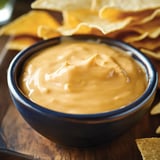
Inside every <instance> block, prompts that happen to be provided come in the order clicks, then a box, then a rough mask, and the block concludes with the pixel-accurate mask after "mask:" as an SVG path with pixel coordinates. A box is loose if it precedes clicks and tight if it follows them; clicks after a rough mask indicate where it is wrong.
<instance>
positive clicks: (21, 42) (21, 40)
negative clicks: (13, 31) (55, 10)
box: [7, 36, 40, 51]
mask: <svg viewBox="0 0 160 160" xmlns="http://www.w3.org/2000/svg"><path fill="white" fill-rule="evenodd" d="M39 40H40V39H37V38H34V37H32V36H20V37H15V38H12V40H11V41H9V42H8V44H7V49H9V50H17V51H20V50H23V49H25V48H27V47H29V46H31V45H33V44H35V43H37V42H38V41H39Z"/></svg>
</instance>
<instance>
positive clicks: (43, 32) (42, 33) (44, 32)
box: [37, 26, 60, 39]
mask: <svg viewBox="0 0 160 160" xmlns="http://www.w3.org/2000/svg"><path fill="white" fill-rule="evenodd" d="M37 36H38V37H40V38H42V39H49V38H54V37H59V36H60V33H59V32H58V31H56V30H55V29H53V28H51V27H48V26H39V27H38V30H37Z"/></svg>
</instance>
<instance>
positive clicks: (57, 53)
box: [20, 41, 147, 114]
mask: <svg viewBox="0 0 160 160" xmlns="http://www.w3.org/2000/svg"><path fill="white" fill-rule="evenodd" d="M146 85H147V80H146V76H145V72H144V70H143V69H142V67H141V66H140V65H139V64H138V63H137V62H136V61H135V60H134V59H133V58H132V57H131V56H129V55H127V54H125V53H124V51H121V50H119V49H117V48H113V47H111V46H107V45H106V44H101V43H96V42H89V41H87V42H82V41H69V42H62V43H61V44H58V45H56V46H51V47H49V48H47V49H44V50H41V51H39V52H38V53H36V54H34V55H33V56H31V57H30V58H29V59H28V60H27V61H26V63H25V64H24V67H23V70H22V73H21V76H20V88H21V89H22V91H23V92H24V94H25V95H26V96H27V97H28V98H29V99H31V100H32V101H34V102H35V103H37V104H39V105H41V106H43V107H46V108H49V109H51V110H56V111H60V112H65V113H73V114H90V113H100V112H107V111H112V110H115V109H117V108H122V107H124V106H125V105H127V104H129V103H131V102H133V101H135V100H136V99H137V98H139V97H140V96H141V95H142V94H143V92H144V90H145V89H146Z"/></svg>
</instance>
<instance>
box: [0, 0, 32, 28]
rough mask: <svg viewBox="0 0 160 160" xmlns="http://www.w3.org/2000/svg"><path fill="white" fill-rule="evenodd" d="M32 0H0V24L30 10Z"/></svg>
mask: <svg viewBox="0 0 160 160" xmlns="http://www.w3.org/2000/svg"><path fill="white" fill-rule="evenodd" d="M33 1H34V0H0V26H2V25H4V24H6V23H8V22H10V21H12V20H14V19H15V18H17V17H19V16H20V15H22V14H24V13H26V12H28V11H29V10H31V3H32V2H33Z"/></svg>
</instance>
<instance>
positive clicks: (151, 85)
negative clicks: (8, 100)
mask: <svg viewBox="0 0 160 160" xmlns="http://www.w3.org/2000/svg"><path fill="white" fill-rule="evenodd" d="M67 39H74V40H94V41H95V40H96V41H97V40H98V42H99V41H100V42H102V43H106V44H108V45H112V46H115V47H120V48H121V49H124V50H127V51H129V52H130V53H129V54H131V56H132V57H133V58H134V59H135V60H136V61H139V62H140V63H141V65H143V67H144V68H145V69H146V73H147V76H148V85H147V88H146V90H145V91H144V93H143V94H142V96H140V97H139V98H138V99H136V100H135V101H134V102H132V103H130V104H128V105H126V106H124V107H122V108H119V109H116V110H112V111H107V112H99V113H91V114H72V113H65V112H60V111H55V110H50V109H47V108H45V107H43V106H40V105H38V104H36V103H34V102H33V101H31V100H29V99H28V98H27V97H26V96H25V95H24V94H23V93H22V91H20V88H19V87H18V83H17V77H16V76H15V73H16V69H17V68H18V66H19V65H20V63H23V62H22V60H24V59H25V58H26V57H27V58H28V57H29V56H30V55H31V53H34V52H35V53H36V52H37V51H39V50H40V49H44V48H47V47H49V46H51V45H53V44H54V45H56V44H58V43H60V42H62V41H64V40H67ZM19 62H20V63H19ZM7 82H8V87H9V91H10V94H11V95H12V96H14V97H15V98H16V99H17V100H18V101H20V102H21V103H22V104H24V105H25V106H26V107H27V108H29V109H32V110H35V111H36V112H40V113H41V114H44V115H47V116H51V117H52V116H56V117H63V118H74V119H95V118H96V119H97V118H105V117H107V118H115V117H120V116H125V115H126V114H130V113H132V112H135V111H136V110H138V109H140V108H141V106H142V105H143V104H145V103H146V102H147V101H148V100H149V99H150V97H152V95H153V94H154V92H155V90H156V88H157V85H158V73H157V71H156V70H155V68H154V66H153V64H152V62H151V61H150V59H149V58H147V57H146V56H145V55H144V54H143V53H142V52H141V51H139V50H138V49H136V48H135V47H133V46H131V45H129V44H128V43H125V42H122V41H119V40H116V39H112V38H109V37H101V36H95V35H72V36H60V37H56V38H51V39H48V40H42V41H40V42H38V43H36V44H34V45H32V46H30V47H28V48H26V49H24V50H22V51H20V52H19V53H18V54H17V55H16V56H15V57H14V58H13V59H12V61H11V63H10V65H9V67H8V71H7ZM12 96H11V97H12Z"/></svg>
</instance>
